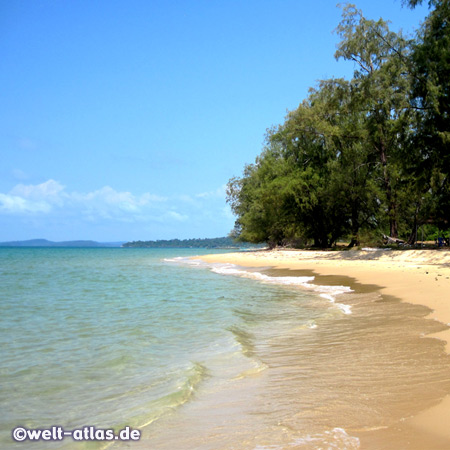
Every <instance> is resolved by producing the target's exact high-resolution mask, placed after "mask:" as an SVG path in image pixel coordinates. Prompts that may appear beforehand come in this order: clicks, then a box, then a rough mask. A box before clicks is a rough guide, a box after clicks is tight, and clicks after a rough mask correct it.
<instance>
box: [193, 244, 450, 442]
mask: <svg viewBox="0 0 450 450" xmlns="http://www.w3.org/2000/svg"><path fill="white" fill-rule="evenodd" d="M201 259H202V260H204V261H206V262H220V263H232V264H236V265H239V266H245V267H265V268H276V269H290V270H296V271H305V272H311V271H312V272H313V273H314V274H316V275H318V276H330V275H334V276H345V277H350V278H352V279H353V280H354V281H355V282H357V283H361V284H363V285H369V284H370V285H376V286H378V287H379V291H380V293H381V294H382V295H387V296H395V297H397V298H398V299H400V300H402V301H404V302H409V303H412V304H418V305H423V306H426V307H428V308H429V309H430V314H429V316H428V318H431V319H435V320H437V321H440V322H442V323H443V324H445V325H448V326H450V251H446V250H405V251H395V250H377V249H366V250H358V251H357V250H355V251H298V250H271V251H268V250H263V251H249V252H239V253H227V254H220V255H217V254H216V255H208V256H203V257H202V258H201ZM427 337H435V338H437V339H441V340H443V341H445V342H446V344H445V349H446V352H447V353H450V328H448V329H446V330H444V331H441V332H439V333H435V334H432V335H428V336H427ZM449 424H450V396H447V397H446V398H444V399H443V401H442V402H441V403H440V404H438V405H436V406H434V407H432V408H429V409H426V410H424V411H423V412H421V413H419V414H418V415H416V416H415V417H413V418H412V419H408V425H409V426H411V427H414V428H416V429H419V430H421V431H423V433H426V434H430V435H433V436H435V437H439V438H440V439H441V440H443V441H444V442H446V441H448V445H449V447H447V448H450V427H449Z"/></svg>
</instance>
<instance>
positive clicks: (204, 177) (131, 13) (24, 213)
mask: <svg viewBox="0 0 450 450" xmlns="http://www.w3.org/2000/svg"><path fill="white" fill-rule="evenodd" d="M355 3H356V6H357V7H358V8H360V9H362V11H363V13H364V15H365V16H366V17H368V18H371V19H378V18H380V17H383V19H386V20H388V19H389V20H390V21H391V22H392V23H391V28H392V29H393V30H394V31H398V30H399V29H402V30H403V32H404V33H409V34H413V33H414V31H415V30H417V29H418V28H419V26H420V22H421V21H423V19H424V18H425V16H426V15H427V9H426V8H425V7H419V8H416V9H415V10H413V11H411V10H410V9H407V8H406V7H405V8H403V7H402V5H401V1H400V0H379V1H376V2H374V1H373V0H360V1H359V2H355ZM340 18H341V9H339V8H338V7H337V6H336V0H333V1H328V0H317V1H315V2H307V1H301V0H258V1H257V0H239V1H238V0H126V1H125V0H121V1H118V0H108V1H106V0H103V1H100V0H21V1H14V0H2V1H1V2H0V161H1V163H0V241H11V240H25V239H34V238H46V239H49V240H54V241H63V240H75V239H92V240H97V241H102V242H115V241H132V240H156V239H172V238H179V239H186V238H205V237H219V236H226V235H227V234H228V233H229V232H230V231H231V229H232V228H233V225H234V220H235V219H234V217H233V215H232V213H231V211H230V208H229V206H228V205H227V203H226V184H227V182H228V180H229V179H230V178H232V177H234V176H241V175H242V171H243V168H244V165H245V164H249V163H252V162H254V160H255V157H256V156H257V155H258V154H259V153H260V152H261V150H262V146H263V143H264V136H265V134H266V130H267V129H268V128H270V127H272V126H274V125H278V124H281V123H283V121H284V118H285V116H286V113H287V111H289V110H293V109H295V108H296V107H297V106H298V105H299V103H300V102H301V101H302V100H303V99H304V98H306V96H307V94H308V89H309V88H310V87H314V86H315V85H316V83H317V80H320V79H326V78H331V77H346V78H351V76H352V73H353V70H354V66H353V64H352V63H351V62H346V61H336V60H335V58H334V53H335V51H336V44H337V43H338V42H339V37H338V36H337V35H336V34H335V33H333V30H334V29H335V28H336V26H337V25H338V23H339V21H340Z"/></svg>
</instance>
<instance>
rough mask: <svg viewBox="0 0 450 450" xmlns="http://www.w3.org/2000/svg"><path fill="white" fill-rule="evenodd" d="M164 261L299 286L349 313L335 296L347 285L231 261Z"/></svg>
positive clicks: (350, 290)
mask: <svg viewBox="0 0 450 450" xmlns="http://www.w3.org/2000/svg"><path fill="white" fill-rule="evenodd" d="M164 261H165V262H170V263H177V264H187V265H190V266H204V267H208V268H209V269H210V270H211V271H212V272H214V273H217V274H219V275H233V276H239V277H243V278H251V279H253V280H258V281H261V282H263V283H269V284H281V285H285V286H300V287H302V288H304V289H309V290H312V291H314V292H317V293H318V294H319V295H320V296H321V297H323V298H326V299H327V300H329V301H330V302H331V303H334V304H335V305H336V307H337V308H339V309H340V310H341V311H342V312H343V313H344V314H351V313H352V312H351V306H350V305H346V304H344V303H336V301H335V300H336V296H338V295H341V294H345V293H349V292H353V291H352V289H351V288H350V287H348V286H322V285H318V284H313V283H312V281H314V278H315V277H272V276H269V275H266V274H264V273H260V272H253V271H249V270H243V269H241V268H239V267H238V266H236V265H235V264H231V263H206V262H204V261H201V260H198V259H192V258H191V257H176V258H167V259H164Z"/></svg>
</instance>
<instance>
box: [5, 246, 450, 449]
mask: <svg viewBox="0 0 450 450" xmlns="http://www.w3.org/2000/svg"><path fill="white" fill-rule="evenodd" d="M204 253H211V251H210V250H209V251H205V252H204ZM195 254H199V251H198V250H173V251H171V250H169V251H167V250H156V249H0V277H1V278H0V279H1V281H2V299H1V305H0V308H1V310H0V324H1V331H0V344H1V351H2V364H1V372H0V382H1V387H2V388H1V405H2V411H4V412H5V413H4V414H2V416H1V419H0V420H1V422H0V429H1V433H2V434H1V441H0V444H1V447H2V448H9V447H10V448H13V447H15V448H17V447H21V448H28V446H30V445H31V444H30V443H28V444H27V443H25V444H22V445H20V444H17V443H13V442H12V440H11V437H10V433H11V429H12V428H13V427H14V426H17V425H19V424H20V425H24V426H29V427H39V428H43V427H47V426H50V425H54V424H59V425H62V426H64V427H65V428H69V429H70V428H74V427H78V426H82V425H87V424H89V425H95V426H97V427H105V428H109V427H122V426H124V425H131V426H133V427H139V428H141V430H142V432H143V436H142V439H141V441H140V442H137V443H136V442H133V443H123V444H122V445H116V446H113V448H116V447H117V448H121V447H125V448H152V449H174V448H179V449H186V450H188V449H199V450H201V449H216V450H220V449H233V448H234V449H240V450H245V449H258V450H262V449H284V448H286V449H287V448H294V449H295V448H299V449H300V448H301V449H303V448H305V449H318V448H339V449H345V448H348V449H353V448H411V449H412V448H423V446H422V447H420V446H416V447H415V445H416V444H417V443H419V442H421V441H420V439H421V438H423V439H426V442H427V443H428V444H430V440H429V439H430V438H429V437H423V436H422V437H421V436H419V435H418V436H414V435H413V434H414V433H416V431H414V430H410V429H408V428H407V427H406V428H405V427H404V420H405V419H407V418H408V417H410V416H412V415H414V414H416V413H417V412H418V411H420V410H422V409H424V408H426V407H429V406H431V405H433V404H435V403H436V402H438V401H439V399H441V398H442V397H443V396H444V395H445V394H446V393H448V392H450V380H449V373H450V371H449V369H450V361H449V357H448V356H447V355H446V354H445V353H444V350H443V344H442V342H440V341H438V340H436V339H430V338H426V337H425V335H426V334H427V333H430V332H435V331H438V330H440V329H442V328H443V325H441V324H439V323H438V322H435V321H432V320H427V319H425V318H424V317H425V316H426V314H427V313H428V312H429V310H428V309H427V308H424V307H420V306H413V305H410V304H407V303H402V302H399V301H397V300H396V299H394V298H389V297H381V296H380V295H379V293H378V292H377V291H376V289H375V287H371V288H370V289H368V288H366V289H361V287H360V286H357V285H354V284H352V283H351V280H347V279H345V278H330V277H328V278H326V277H325V278H322V279H319V278H317V277H316V278H313V274H312V273H298V272H287V271H274V270H269V269H267V270H261V269H258V270H248V269H243V268H238V267H235V266H231V265H227V264H225V265H223V264H222V265H208V264H203V263H200V262H197V261H190V260H186V259H185V258H186V257H187V256H190V255H195ZM180 256H182V258H180ZM408 442H410V443H408ZM422 442H423V441H422ZM63 444H64V446H68V447H75V448H78V447H87V448H93V446H92V445H86V444H84V445H79V444H77V445H74V444H73V442H72V441H69V440H67V439H66V440H64V442H63ZM32 445H33V448H36V449H39V448H50V447H52V446H55V447H60V446H61V443H57V444H49V443H44V442H40V443H36V442H35V443H33V444H32ZM436 445H437V443H436ZM383 446H384V447H383ZM94 447H95V446H94ZM97 447H102V445H97ZM429 448H433V447H432V446H430V447H429Z"/></svg>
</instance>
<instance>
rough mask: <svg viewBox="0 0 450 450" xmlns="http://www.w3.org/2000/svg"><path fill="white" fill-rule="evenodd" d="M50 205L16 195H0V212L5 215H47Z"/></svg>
mask: <svg viewBox="0 0 450 450" xmlns="http://www.w3.org/2000/svg"><path fill="white" fill-rule="evenodd" d="M51 209H52V207H51V205H50V204H49V203H47V202H44V201H30V200H27V199H25V198H23V197H20V196H17V195H7V194H2V193H0V211H2V212H5V213H7V214H17V213H18V214H21V213H48V212H50V211H51Z"/></svg>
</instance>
